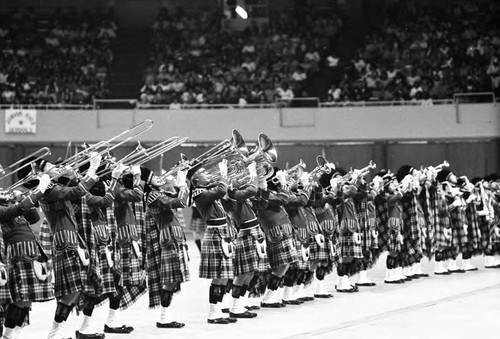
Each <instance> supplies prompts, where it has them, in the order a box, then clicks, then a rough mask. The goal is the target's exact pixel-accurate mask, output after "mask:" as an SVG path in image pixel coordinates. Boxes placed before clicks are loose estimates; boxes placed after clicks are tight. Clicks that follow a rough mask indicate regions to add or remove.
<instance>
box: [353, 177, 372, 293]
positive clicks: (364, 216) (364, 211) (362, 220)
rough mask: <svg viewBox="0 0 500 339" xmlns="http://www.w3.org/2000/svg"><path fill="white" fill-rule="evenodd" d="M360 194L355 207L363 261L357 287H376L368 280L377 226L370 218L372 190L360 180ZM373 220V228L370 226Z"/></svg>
mask: <svg viewBox="0 0 500 339" xmlns="http://www.w3.org/2000/svg"><path fill="white" fill-rule="evenodd" d="M360 181H361V182H360V186H359V188H358V194H356V196H355V197H354V203H355V204H354V205H355V208H356V213H357V216H358V225H359V231H360V232H359V233H360V235H361V251H362V253H363V258H362V260H361V267H360V271H359V273H358V274H357V280H356V286H375V283H374V282H373V281H371V280H370V279H369V278H368V272H367V269H368V268H369V267H370V266H371V265H372V260H373V258H372V231H373V228H372V226H374V224H375V220H374V219H370V218H369V214H368V212H369V211H368V206H369V204H368V201H369V199H370V190H369V188H368V185H367V183H366V181H365V179H364V177H361V178H360ZM370 220H373V224H372V226H370V225H369V222H370Z"/></svg>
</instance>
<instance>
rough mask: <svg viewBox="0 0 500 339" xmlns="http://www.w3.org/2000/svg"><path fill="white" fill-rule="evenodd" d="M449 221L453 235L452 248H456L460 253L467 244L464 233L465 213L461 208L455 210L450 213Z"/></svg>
mask: <svg viewBox="0 0 500 339" xmlns="http://www.w3.org/2000/svg"><path fill="white" fill-rule="evenodd" d="M450 221H451V227H452V235H453V242H452V243H453V247H457V248H458V249H459V251H460V252H462V251H463V248H464V247H465V246H466V245H467V243H468V240H469V239H468V238H467V233H465V229H464V225H465V221H466V219H465V211H464V210H463V209H461V208H455V209H453V210H452V211H451V212H450Z"/></svg>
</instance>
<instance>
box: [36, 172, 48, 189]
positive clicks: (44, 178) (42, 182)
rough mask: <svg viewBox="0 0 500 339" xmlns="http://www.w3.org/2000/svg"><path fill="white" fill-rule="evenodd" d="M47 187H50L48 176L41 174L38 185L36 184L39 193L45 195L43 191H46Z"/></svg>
mask: <svg viewBox="0 0 500 339" xmlns="http://www.w3.org/2000/svg"><path fill="white" fill-rule="evenodd" d="M49 185H50V177H49V175H48V174H43V175H42V176H41V177H40V179H39V183H38V187H37V188H38V189H39V190H40V192H42V193H45V191H46V190H47V187H49Z"/></svg>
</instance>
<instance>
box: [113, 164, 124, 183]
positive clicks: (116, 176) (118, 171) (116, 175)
mask: <svg viewBox="0 0 500 339" xmlns="http://www.w3.org/2000/svg"><path fill="white" fill-rule="evenodd" d="M125 169H126V166H125V165H124V164H122V163H119V164H118V165H117V166H116V167H115V168H114V169H113V171H112V172H111V177H112V178H114V179H117V180H118V179H120V177H121V176H122V174H123V172H124V171H125Z"/></svg>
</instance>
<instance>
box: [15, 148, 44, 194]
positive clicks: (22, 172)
mask: <svg viewBox="0 0 500 339" xmlns="http://www.w3.org/2000/svg"><path fill="white" fill-rule="evenodd" d="M31 163H35V164H36V165H37V166H38V167H39V168H40V169H41V167H45V164H46V163H47V161H46V160H43V159H38V160H36V158H35V157H33V156H30V157H27V158H24V159H23V160H22V161H21V162H20V163H19V167H18V168H19V170H18V171H17V179H18V180H23V179H24V178H26V177H27V176H28V175H29V174H30V172H31V170H32V168H31V165H30V164H31ZM38 182H39V181H38V180H30V181H28V182H26V183H24V184H23V186H24V187H26V188H28V189H32V188H35V187H36V186H37V185H38Z"/></svg>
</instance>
